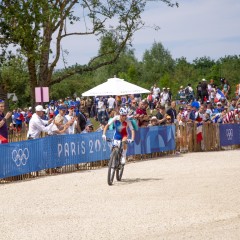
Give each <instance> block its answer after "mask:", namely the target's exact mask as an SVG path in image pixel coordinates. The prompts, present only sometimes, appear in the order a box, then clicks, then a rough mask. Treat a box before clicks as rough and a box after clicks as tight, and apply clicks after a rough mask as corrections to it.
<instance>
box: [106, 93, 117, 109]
mask: <svg viewBox="0 0 240 240" xmlns="http://www.w3.org/2000/svg"><path fill="white" fill-rule="evenodd" d="M107 103H108V111H112V110H113V109H114V108H115V106H116V101H115V99H114V98H113V96H110V97H109V98H108V100H107Z"/></svg>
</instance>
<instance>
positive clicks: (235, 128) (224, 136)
mask: <svg viewBox="0 0 240 240" xmlns="http://www.w3.org/2000/svg"><path fill="white" fill-rule="evenodd" d="M219 131H220V146H229V145H238V144H240V124H220V125H219Z"/></svg>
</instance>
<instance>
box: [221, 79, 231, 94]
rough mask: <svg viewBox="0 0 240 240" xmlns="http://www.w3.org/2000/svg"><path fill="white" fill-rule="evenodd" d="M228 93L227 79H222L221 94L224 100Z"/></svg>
mask: <svg viewBox="0 0 240 240" xmlns="http://www.w3.org/2000/svg"><path fill="white" fill-rule="evenodd" d="M229 91H230V85H229V84H228V81H227V79H224V82H223V89H222V92H223V94H224V96H225V98H228V94H229Z"/></svg>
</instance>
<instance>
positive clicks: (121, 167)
mask: <svg viewBox="0 0 240 240" xmlns="http://www.w3.org/2000/svg"><path fill="white" fill-rule="evenodd" d="M123 171H124V165H122V164H119V166H118V168H117V170H116V178H117V180H118V181H121V180H122V175H123Z"/></svg>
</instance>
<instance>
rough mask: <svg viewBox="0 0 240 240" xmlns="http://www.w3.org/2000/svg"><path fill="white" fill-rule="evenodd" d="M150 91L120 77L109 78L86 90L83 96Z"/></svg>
mask: <svg viewBox="0 0 240 240" xmlns="http://www.w3.org/2000/svg"><path fill="white" fill-rule="evenodd" d="M149 92H150V91H149V90H147V89H145V88H142V87H139V86H137V85H135V84H132V83H129V82H126V81H124V79H120V78H116V77H114V78H109V79H108V80H107V81H106V82H104V83H102V84H100V85H98V86H96V87H94V88H92V89H90V90H88V91H87V92H84V93H83V94H82V96H84V97H86V96H108V95H117V96H119V95H126V94H138V93H149Z"/></svg>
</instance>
